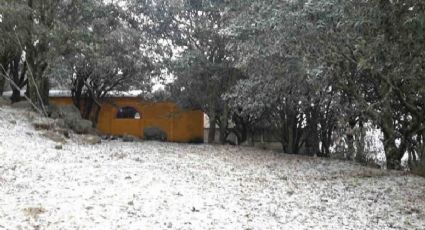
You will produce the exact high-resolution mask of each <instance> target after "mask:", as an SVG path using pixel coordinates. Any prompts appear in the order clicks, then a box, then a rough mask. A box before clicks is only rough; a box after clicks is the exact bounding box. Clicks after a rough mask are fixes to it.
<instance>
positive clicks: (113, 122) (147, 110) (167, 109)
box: [50, 97, 204, 142]
mask: <svg viewBox="0 0 425 230" xmlns="http://www.w3.org/2000/svg"><path fill="white" fill-rule="evenodd" d="M50 102H51V103H53V104H56V105H67V104H72V100H71V98H70V97H52V98H50ZM125 106H130V107H133V108H135V109H136V110H137V111H138V112H139V113H140V115H141V118H140V119H117V118H116V114H117V112H118V110H119V108H122V107H125ZM203 116H204V115H203V113H202V112H201V111H184V110H182V109H180V108H178V107H177V105H176V104H175V103H173V102H147V101H143V100H141V99H140V98H135V97H117V98H109V99H108V102H105V103H102V106H101V110H100V113H99V119H98V124H97V129H99V131H101V132H102V133H104V134H111V135H133V136H137V137H140V138H143V130H144V128H147V127H152V126H155V127H159V128H161V129H162V130H164V131H165V132H166V133H167V139H168V141H173V142H192V141H202V140H203V138H204V133H203V131H204V121H203V119H204V117H203Z"/></svg>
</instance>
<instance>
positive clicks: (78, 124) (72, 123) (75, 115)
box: [49, 105, 95, 134]
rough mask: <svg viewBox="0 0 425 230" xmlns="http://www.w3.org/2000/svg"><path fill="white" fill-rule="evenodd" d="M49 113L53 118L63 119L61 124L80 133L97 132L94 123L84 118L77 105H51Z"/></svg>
mask: <svg viewBox="0 0 425 230" xmlns="http://www.w3.org/2000/svg"><path fill="white" fill-rule="evenodd" d="M49 113H50V117H51V118H55V119H59V120H60V121H61V122H62V121H63V123H62V124H61V125H63V126H64V127H67V128H69V129H72V130H74V131H75V132H76V133H78V134H88V133H93V134H95V132H94V130H93V128H92V126H93V123H92V122H91V121H89V120H85V119H83V118H82V117H81V113H80V110H79V109H78V108H77V107H76V106H75V105H51V106H50V107H49ZM61 127H62V126H61Z"/></svg>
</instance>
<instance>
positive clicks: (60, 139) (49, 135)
mask: <svg viewBox="0 0 425 230" xmlns="http://www.w3.org/2000/svg"><path fill="white" fill-rule="evenodd" d="M43 136H44V137H46V138H47V139H49V140H51V141H54V142H56V143H61V144H65V143H66V140H65V139H64V138H63V137H62V136H61V135H60V134H58V133H55V132H52V131H47V132H45V133H43Z"/></svg>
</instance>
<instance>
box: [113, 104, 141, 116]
mask: <svg viewBox="0 0 425 230" xmlns="http://www.w3.org/2000/svg"><path fill="white" fill-rule="evenodd" d="M117 118H118V119H140V118H141V116H140V113H139V112H137V110H136V109H135V108H133V107H129V106H126V107H122V108H120V109H119V110H118V113H117Z"/></svg>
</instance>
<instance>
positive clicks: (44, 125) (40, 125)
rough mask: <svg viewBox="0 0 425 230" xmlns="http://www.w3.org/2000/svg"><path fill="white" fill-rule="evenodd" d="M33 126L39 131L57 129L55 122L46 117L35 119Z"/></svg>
mask: <svg viewBox="0 0 425 230" xmlns="http://www.w3.org/2000/svg"><path fill="white" fill-rule="evenodd" d="M32 125H33V126H34V128H35V129H37V130H51V129H53V128H54V127H55V120H53V119H50V118H46V117H38V118H36V119H34V121H33V122H32Z"/></svg>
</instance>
